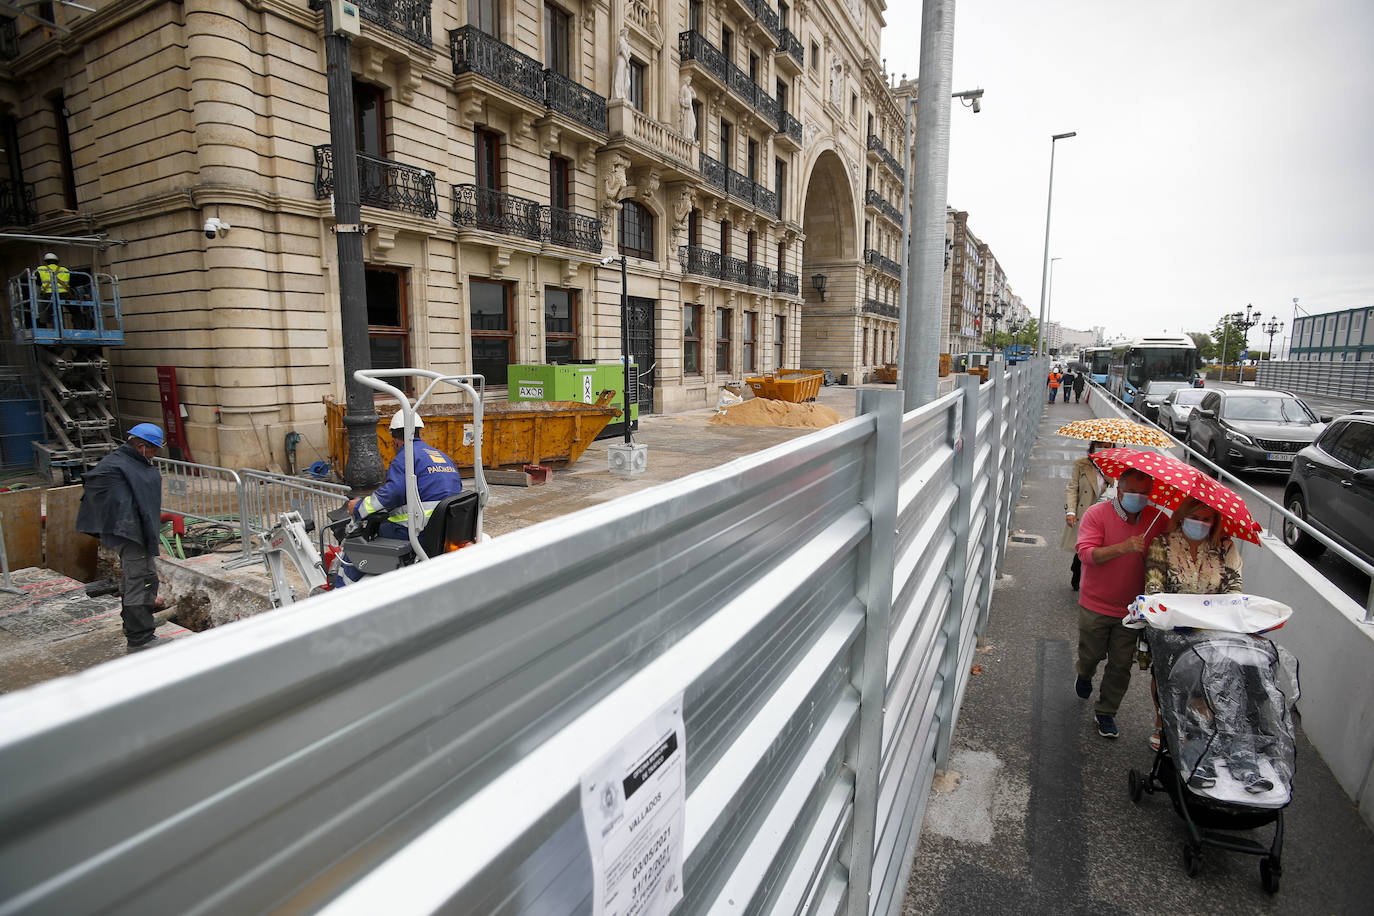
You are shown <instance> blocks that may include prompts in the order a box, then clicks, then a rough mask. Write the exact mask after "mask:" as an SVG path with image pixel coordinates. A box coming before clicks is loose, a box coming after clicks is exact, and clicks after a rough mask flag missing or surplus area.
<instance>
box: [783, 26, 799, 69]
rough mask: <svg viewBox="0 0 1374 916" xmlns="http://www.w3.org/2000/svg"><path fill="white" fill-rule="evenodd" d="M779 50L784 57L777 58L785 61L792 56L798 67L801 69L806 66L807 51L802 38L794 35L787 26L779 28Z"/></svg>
mask: <svg viewBox="0 0 1374 916" xmlns="http://www.w3.org/2000/svg"><path fill="white" fill-rule="evenodd" d="M778 52H779V54H780V55H784V56H782V57H779V58H777V59H778V60H780V61H784V60H785V59H786V58H787V57H790V58H792V62H793V63H794V64H795V66H796V69H797V70H798V71H801V70H802V69H804V68H805V67H806V51H805V49H804V48H803V47H802V43H801V39H800V38H798V37H797V36H796V35H793V34H792V32H791V30H790V29H788V28H786V27H785V26H784V27H782V28H779V29H778Z"/></svg>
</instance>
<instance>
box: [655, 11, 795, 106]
mask: <svg viewBox="0 0 1374 916" xmlns="http://www.w3.org/2000/svg"><path fill="white" fill-rule="evenodd" d="M677 47H678V56H679V57H681V59H682V60H684V61H687V60H692V61H696V62H697V63H699V64H700V65H701V66H702V67H704V68H705V69H706V71H707V72H708V73H710V74H711V75H712V76H714V77H715V78H716V79H718V80H720V81H721V82H722V83H724V84H725V85H726V86H728V87H730V90H731V91H732V92H734V93H735V94H736V95H738V96H739V97H740V98H741V99H743V100H744V101H745V102H746V103H747V104H748V105H749V106H750V107H751V108H753V109H754V110H755V111H757V112H758V113H759V114H761V115H763V116H764V117H765V118H767V119H768V120H769V121H770V122H771V123H773V124H776V123H778V100H777V99H775V98H773V97H772V96H771V95H769V94H768V93H767V92H765V91H764V90H763V87H762V86H760V85H758V84H757V83H755V82H754V81H753V80H751V79H750V78H749V74H747V73H745V72H744V71H743V70H741V69H740V68H739V67H737V66H735V64H734V62H733V61H731V60H729V59H727V58H726V56H725V55H724V54H723V53H721V51H720V49H719V48H717V47H716V46H715V45H713V44H711V43H710V42H709V41H707V40H706V36H704V35H702V34H701V33H700V32H696V31H692V30H690V29H689V30H687V31H686V32H682V33H680V34H679V35H678V37H677Z"/></svg>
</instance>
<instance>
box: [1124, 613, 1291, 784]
mask: <svg viewBox="0 0 1374 916" xmlns="http://www.w3.org/2000/svg"><path fill="white" fill-rule="evenodd" d="M1145 633H1146V639H1147V640H1148V642H1149V645H1150V654H1151V656H1152V658H1153V667H1154V674H1155V684H1156V689H1157V691H1158V694H1159V712H1160V716H1161V717H1162V718H1163V720H1164V733H1165V736H1166V738H1167V739H1168V744H1169V746H1170V749H1171V750H1172V751H1173V753H1174V755H1175V760H1176V761H1177V765H1178V769H1179V772H1180V774H1181V775H1182V777H1183V779H1184V781H1185V782H1186V783H1187V784H1188V789H1189V791H1190V792H1192V793H1193V794H1194V795H1198V796H1202V797H1206V798H1211V799H1214V800H1216V801H1220V802H1225V803H1228V804H1240V805H1246V806H1249V807H1256V808H1282V807H1283V806H1285V805H1287V804H1288V802H1289V800H1290V798H1291V797H1292V784H1293V768H1294V761H1295V756H1296V754H1295V741H1294V735H1293V721H1292V717H1291V714H1290V710H1291V707H1292V704H1293V703H1294V702H1296V700H1297V683H1296V677H1295V676H1294V675H1293V673H1292V672H1289V671H1288V670H1286V668H1285V666H1284V665H1283V664H1282V663H1281V660H1280V657H1279V652H1278V649H1277V648H1276V647H1275V646H1274V644H1273V643H1271V642H1270V641H1269V640H1268V639H1265V638H1264V637H1263V636H1251V635H1246V634H1241V633H1228V632H1224V631H1220V630H1193V629H1179V630H1156V629H1153V628H1147V629H1146V631H1145ZM1285 682H1288V683H1285ZM1285 688H1286V689H1285Z"/></svg>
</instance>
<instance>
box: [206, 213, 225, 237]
mask: <svg viewBox="0 0 1374 916" xmlns="http://www.w3.org/2000/svg"><path fill="white" fill-rule="evenodd" d="M229 228H230V227H229V224H228V223H226V222H225V221H224V220H222V219H220V218H219V217H218V216H212V217H210V218H209V219H207V220H206V221H205V237H206V238H207V239H212V238H215V237H216V236H220V235H228V234H229Z"/></svg>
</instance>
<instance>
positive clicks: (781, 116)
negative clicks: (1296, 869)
mask: <svg viewBox="0 0 1374 916" xmlns="http://www.w3.org/2000/svg"><path fill="white" fill-rule="evenodd" d="M778 136H779V138H782V137H786V138H787V139H788V140H791V141H792V143H794V144H795V145H796V147H797V149H801V142H802V125H801V121H798V120H797V118H796V117H795V116H794V115H793V114H792V113H791V112H790V111H779V112H778Z"/></svg>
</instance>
